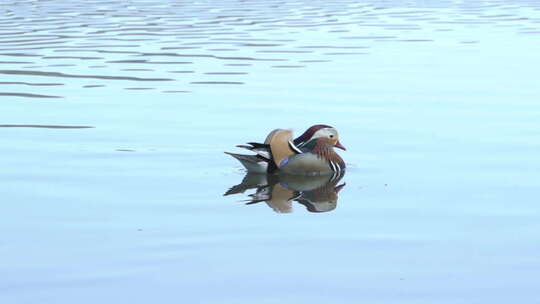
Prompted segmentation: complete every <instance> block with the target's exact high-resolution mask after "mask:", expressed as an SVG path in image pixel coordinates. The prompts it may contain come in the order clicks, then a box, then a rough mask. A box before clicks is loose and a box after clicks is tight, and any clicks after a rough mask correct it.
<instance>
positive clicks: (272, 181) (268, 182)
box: [224, 173, 345, 213]
mask: <svg viewBox="0 0 540 304" xmlns="http://www.w3.org/2000/svg"><path fill="white" fill-rule="evenodd" d="M343 176H345V173H342V174H340V175H319V176H299V175H288V174H281V175H278V174H272V175H269V174H251V173H248V174H246V176H245V177H244V179H243V180H242V182H241V183H240V184H238V185H235V186H233V187H231V188H230V189H229V190H228V191H227V192H226V193H225V194H224V195H231V194H239V193H244V192H245V191H247V190H251V189H256V190H255V193H253V194H250V195H248V197H249V198H248V199H247V203H246V205H252V204H256V203H261V202H265V203H266V204H267V205H268V207H270V208H272V210H274V211H275V212H278V213H290V212H292V211H293V202H295V201H296V202H298V203H300V204H302V205H304V206H305V207H306V209H307V210H308V211H309V212H328V211H332V210H334V209H336V207H337V202H338V193H339V191H340V190H341V189H343V187H345V183H342V184H339V185H338V183H339V181H340V180H341V179H342V178H343Z"/></svg>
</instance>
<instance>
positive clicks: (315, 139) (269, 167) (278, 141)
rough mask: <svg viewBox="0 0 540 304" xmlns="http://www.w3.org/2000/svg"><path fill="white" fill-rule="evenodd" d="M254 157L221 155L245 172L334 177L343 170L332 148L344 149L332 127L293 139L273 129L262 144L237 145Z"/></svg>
mask: <svg viewBox="0 0 540 304" xmlns="http://www.w3.org/2000/svg"><path fill="white" fill-rule="evenodd" d="M237 147H239V148H243V149H247V150H249V151H251V152H254V153H255V155H246V154H237V153H231V152H225V153H226V154H228V155H230V156H232V157H234V158H236V159H237V160H238V161H240V163H241V164H242V165H243V166H244V167H245V168H246V170H247V172H248V173H259V174H292V175H308V176H312V175H332V174H333V175H336V174H340V173H341V172H343V171H345V168H346V165H345V162H344V161H343V159H342V158H341V157H340V156H339V154H337V153H336V152H335V151H334V148H339V149H342V150H347V149H346V148H345V146H343V145H342V144H341V142H340V141H339V133H338V131H337V130H336V128H334V127H332V126H329V125H323V124H318V125H313V126H311V127H309V128H308V129H307V130H306V131H305V132H304V133H302V135H300V136H298V137H297V138H295V139H293V133H292V131H291V130H289V129H274V130H273V131H271V132H270V133H269V134H268V136H267V137H266V139H265V141H264V143H257V142H249V143H247V144H245V145H237Z"/></svg>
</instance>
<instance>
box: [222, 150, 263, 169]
mask: <svg viewBox="0 0 540 304" xmlns="http://www.w3.org/2000/svg"><path fill="white" fill-rule="evenodd" d="M225 154H228V155H230V156H232V157H234V158H236V159H237V160H238V161H239V162H240V163H241V164H242V166H244V167H245V168H246V170H247V171H248V172H249V173H266V172H267V170H268V160H267V159H265V158H264V157H261V156H259V155H246V154H236V153H231V152H225Z"/></svg>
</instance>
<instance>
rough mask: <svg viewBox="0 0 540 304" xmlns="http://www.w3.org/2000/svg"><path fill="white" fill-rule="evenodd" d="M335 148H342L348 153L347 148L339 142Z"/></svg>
mask: <svg viewBox="0 0 540 304" xmlns="http://www.w3.org/2000/svg"><path fill="white" fill-rule="evenodd" d="M335 147H336V148H340V149H341V150H344V151H347V148H345V146H344V145H342V144H341V143H340V142H339V140H338V141H337V143H336V145H335Z"/></svg>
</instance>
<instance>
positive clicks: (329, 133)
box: [294, 125, 347, 150]
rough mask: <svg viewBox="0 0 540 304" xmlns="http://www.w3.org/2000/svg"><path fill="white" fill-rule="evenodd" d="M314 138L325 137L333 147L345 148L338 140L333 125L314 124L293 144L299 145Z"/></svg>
mask: <svg viewBox="0 0 540 304" xmlns="http://www.w3.org/2000/svg"><path fill="white" fill-rule="evenodd" d="M315 138H326V139H328V141H329V142H330V143H331V144H332V145H333V146H334V147H336V148H340V149H342V150H347V149H346V148H345V146H343V145H342V144H341V143H340V142H339V134H338V131H337V130H336V129H335V128H334V127H331V126H328V125H314V126H311V127H309V128H308V129H307V130H306V131H305V132H304V133H303V134H302V135H300V136H298V137H297V138H296V139H295V140H294V144H295V145H297V146H301V145H303V144H305V143H307V142H308V141H310V140H312V139H315Z"/></svg>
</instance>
